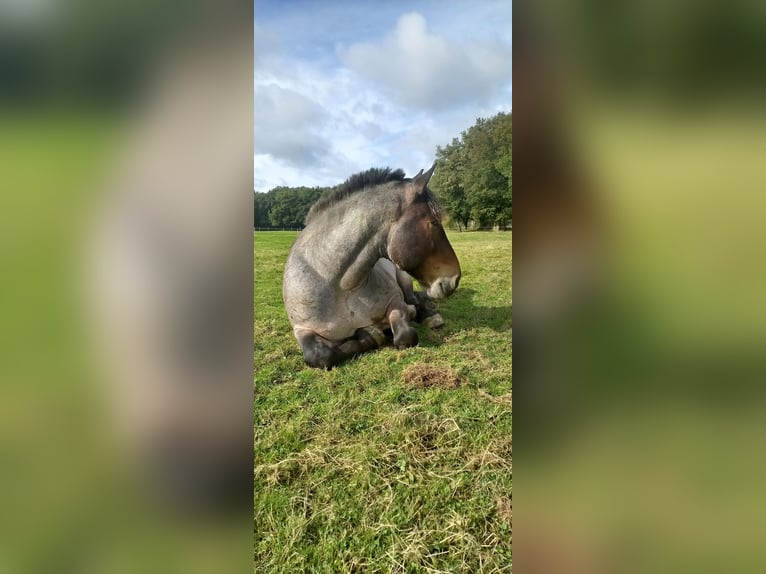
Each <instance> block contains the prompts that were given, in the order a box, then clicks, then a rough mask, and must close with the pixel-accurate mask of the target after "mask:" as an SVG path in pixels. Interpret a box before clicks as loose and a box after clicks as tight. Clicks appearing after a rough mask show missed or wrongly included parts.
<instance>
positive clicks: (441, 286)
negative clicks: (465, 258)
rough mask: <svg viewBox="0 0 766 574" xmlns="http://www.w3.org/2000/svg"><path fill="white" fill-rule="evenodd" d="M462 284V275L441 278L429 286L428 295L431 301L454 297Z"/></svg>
mask: <svg viewBox="0 0 766 574" xmlns="http://www.w3.org/2000/svg"><path fill="white" fill-rule="evenodd" d="M459 283H460V274H459V273H458V274H457V275H453V276H452V277H439V278H438V279H437V280H436V281H434V282H433V283H431V285H429V287H428V289H427V290H426V295H428V296H429V297H430V298H431V299H444V298H446V297H449V296H450V295H452V293H454V292H455V289H457V286H458V284H459Z"/></svg>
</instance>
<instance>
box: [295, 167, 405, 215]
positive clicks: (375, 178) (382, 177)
mask: <svg viewBox="0 0 766 574" xmlns="http://www.w3.org/2000/svg"><path fill="white" fill-rule="evenodd" d="M404 179H405V176H404V171H403V170H401V169H393V170H392V169H391V168H390V167H373V168H370V169H368V170H367V171H362V172H360V173H355V174H354V175H352V176H351V177H349V178H348V179H347V180H346V181H344V182H343V183H341V184H340V185H338V186H335V187H334V188H332V189H331V190H329V191H328V192H326V193H325V194H324V195H323V196H322V197H320V198H319V199H318V200H317V202H316V203H315V204H314V205H312V206H311V209H310V210H309V213H308V215H307V216H306V223H308V222H309V220H310V219H311V218H312V216H314V215H316V214H317V213H319V212H321V211H324V210H325V209H327V208H328V207H329V206H330V205H333V204H335V203H338V202H339V201H343V200H344V199H346V198H347V197H348V196H349V195H351V194H353V193H355V192H357V191H361V190H363V189H365V188H367V187H372V186H375V185H380V184H382V183H387V182H389V181H403V180H404Z"/></svg>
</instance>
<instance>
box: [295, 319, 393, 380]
mask: <svg viewBox="0 0 766 574" xmlns="http://www.w3.org/2000/svg"><path fill="white" fill-rule="evenodd" d="M295 338H296V339H298V344H299V345H300V348H301V351H303V360H304V362H305V363H306V364H307V365H308V366H309V367H314V368H317V369H327V370H330V369H332V368H333V367H335V366H337V365H339V364H341V363H342V362H344V361H347V360H348V359H351V358H352V357H355V356H356V355H360V354H362V353H366V352H367V351H371V350H373V349H377V348H378V347H380V346H381V345H382V344H383V343H384V342H385V340H386V339H385V335H383V333H382V332H381V331H380V330H379V329H375V330H374V331H373V330H372V328H367V329H357V330H356V332H355V333H354V336H353V337H352V338H350V339H347V340H346V341H344V342H342V343H340V344H338V343H334V342H333V341H330V340H328V339H325V338H324V337H322V336H320V335H317V334H316V333H315V332H314V331H310V330H308V329H296V330H295Z"/></svg>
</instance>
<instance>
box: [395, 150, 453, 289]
mask: <svg viewBox="0 0 766 574" xmlns="http://www.w3.org/2000/svg"><path fill="white" fill-rule="evenodd" d="M435 168H436V164H435V163H434V165H433V166H431V169H429V170H428V171H427V172H425V173H423V170H422V169H421V170H420V173H418V174H417V175H416V176H415V177H414V178H412V179H411V180H410V181H409V182H407V183H406V184H405V187H404V190H403V193H402V196H401V198H400V202H401V203H400V209H399V212H398V217H397V219H396V221H394V223H393V224H392V226H391V230H390V232H389V234H388V241H387V250H388V256H389V258H390V259H391V261H393V262H394V263H395V264H396V266H397V267H399V268H400V269H403V270H404V271H406V272H407V273H409V274H410V275H412V276H413V277H415V278H416V279H417V280H418V281H420V283H422V284H423V285H424V286H425V287H426V288H427V291H426V293H427V294H428V296H429V297H431V298H433V299H444V298H445V297H448V296H449V295H451V294H452V293H453V292H454V291H455V289H457V286H458V283H459V282H460V262H459V261H458V259H457V256H456V255H455V251H454V250H453V249H452V245H450V242H449V239H447V234H446V233H445V232H444V227H442V222H441V211H440V209H439V207H438V203H437V201H436V197H435V196H434V195H433V192H431V190H430V189H429V188H428V181H429V180H430V179H431V176H432V175H433V172H434V169H435Z"/></svg>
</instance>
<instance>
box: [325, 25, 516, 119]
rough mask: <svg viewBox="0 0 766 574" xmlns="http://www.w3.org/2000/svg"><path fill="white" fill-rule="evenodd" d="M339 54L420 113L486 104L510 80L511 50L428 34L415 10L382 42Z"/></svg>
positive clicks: (363, 45)
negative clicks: (419, 110) (469, 104)
mask: <svg viewBox="0 0 766 574" xmlns="http://www.w3.org/2000/svg"><path fill="white" fill-rule="evenodd" d="M339 56H340V58H341V59H342V61H343V62H344V63H345V65H346V66H348V67H349V68H350V69H352V70H354V71H355V72H356V73H357V74H359V75H360V76H363V77H365V78H367V79H368V80H370V81H371V82H373V83H374V84H376V85H377V86H379V87H380V88H382V89H384V90H386V91H388V92H390V93H391V94H392V95H394V96H395V97H396V98H397V99H398V100H399V101H400V102H401V103H403V104H405V105H407V106H410V107H413V108H416V109H425V110H441V109H446V108H448V107H451V106H458V105H464V104H467V103H485V102H487V101H488V100H489V99H490V97H491V96H492V95H493V94H495V93H496V92H497V91H498V90H502V89H504V88H505V87H506V86H508V85H510V82H511V49H510V47H508V46H506V45H504V44H500V43H491V42H483V41H472V42H466V43H464V44H457V43H450V42H449V41H448V40H447V39H445V38H443V37H441V36H437V35H434V34H432V33H431V32H429V30H428V27H427V23H426V20H425V18H424V17H423V16H422V15H420V14H418V13H416V12H411V13H408V14H404V15H402V16H401V17H400V18H399V20H398V22H397V24H396V28H395V29H394V31H393V33H391V34H389V35H388V36H387V37H386V38H384V39H383V40H382V41H381V42H377V43H358V44H353V45H351V46H350V47H348V48H341V49H340V50H339Z"/></svg>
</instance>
